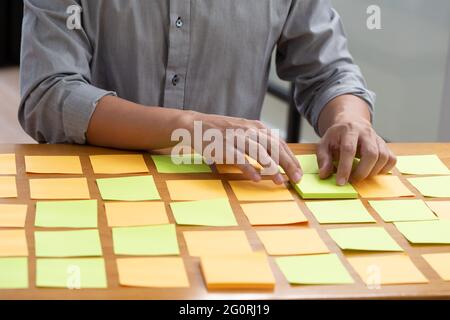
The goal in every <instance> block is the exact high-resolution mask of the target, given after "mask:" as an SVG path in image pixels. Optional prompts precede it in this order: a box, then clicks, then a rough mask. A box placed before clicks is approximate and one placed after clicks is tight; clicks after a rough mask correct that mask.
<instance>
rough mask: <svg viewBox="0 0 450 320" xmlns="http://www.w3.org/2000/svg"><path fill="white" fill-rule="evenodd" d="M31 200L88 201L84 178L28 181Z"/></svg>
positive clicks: (87, 190)
mask: <svg viewBox="0 0 450 320" xmlns="http://www.w3.org/2000/svg"><path fill="white" fill-rule="evenodd" d="M30 195H31V199H54V200H57V199H89V198H90V195H89V187H88V184H87V180H86V178H57V179H30Z"/></svg>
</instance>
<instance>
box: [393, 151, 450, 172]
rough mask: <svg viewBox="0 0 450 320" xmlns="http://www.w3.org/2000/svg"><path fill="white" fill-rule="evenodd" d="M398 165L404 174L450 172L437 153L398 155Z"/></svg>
mask: <svg viewBox="0 0 450 320" xmlns="http://www.w3.org/2000/svg"><path fill="white" fill-rule="evenodd" d="M396 167H397V169H398V171H400V172H401V173H404V174H450V170H449V169H448V168H447V167H446V166H445V164H444V163H443V162H442V161H441V159H439V157H438V156H437V155H435V154H429V155H414V156H398V157H397V165H396Z"/></svg>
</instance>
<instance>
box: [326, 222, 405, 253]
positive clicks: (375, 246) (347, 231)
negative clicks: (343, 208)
mask: <svg viewBox="0 0 450 320" xmlns="http://www.w3.org/2000/svg"><path fill="white" fill-rule="evenodd" d="M328 233H329V234H330V236H331V238H333V240H334V241H335V242H336V243H337V245H338V246H339V247H340V248H341V249H342V250H360V251H403V249H402V248H401V247H400V246H399V245H398V244H397V242H395V240H394V239H393V238H392V237H391V236H390V235H389V233H388V232H387V231H386V230H384V228H382V227H365V228H338V229H329V230H328Z"/></svg>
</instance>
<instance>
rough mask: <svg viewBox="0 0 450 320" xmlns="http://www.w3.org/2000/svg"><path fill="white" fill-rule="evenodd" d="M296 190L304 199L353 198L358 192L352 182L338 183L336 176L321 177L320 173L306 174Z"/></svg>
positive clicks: (295, 186) (296, 186)
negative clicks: (342, 184)
mask: <svg viewBox="0 0 450 320" xmlns="http://www.w3.org/2000/svg"><path fill="white" fill-rule="evenodd" d="M294 188H295V190H297V192H298V193H299V194H300V196H301V197H302V198H303V199H351V198H357V197H358V193H357V192H356V190H355V189H354V188H353V186H352V185H351V184H346V185H344V186H338V185H336V176H335V175H333V176H331V177H330V178H328V179H320V177H319V175H318V174H305V175H303V177H302V179H301V180H300V182H299V183H297V184H295V185H294Z"/></svg>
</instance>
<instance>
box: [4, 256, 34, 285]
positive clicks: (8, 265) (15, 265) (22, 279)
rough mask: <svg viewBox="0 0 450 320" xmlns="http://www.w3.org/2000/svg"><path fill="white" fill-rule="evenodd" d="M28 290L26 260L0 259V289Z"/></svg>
mask: <svg viewBox="0 0 450 320" xmlns="http://www.w3.org/2000/svg"><path fill="white" fill-rule="evenodd" d="M26 288H28V259H27V258H0V289H26Z"/></svg>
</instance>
